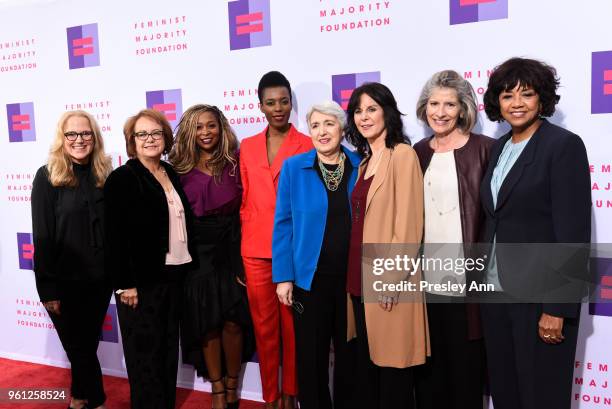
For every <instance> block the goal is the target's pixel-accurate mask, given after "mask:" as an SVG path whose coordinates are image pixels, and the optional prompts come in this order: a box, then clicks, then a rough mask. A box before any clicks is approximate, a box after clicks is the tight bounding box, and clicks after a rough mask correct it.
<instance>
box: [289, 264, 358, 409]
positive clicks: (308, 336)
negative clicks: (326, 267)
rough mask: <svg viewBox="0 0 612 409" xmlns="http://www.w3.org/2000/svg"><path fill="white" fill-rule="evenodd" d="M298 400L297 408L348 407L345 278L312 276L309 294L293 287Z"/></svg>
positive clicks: (321, 275) (324, 408) (330, 408)
mask: <svg viewBox="0 0 612 409" xmlns="http://www.w3.org/2000/svg"><path fill="white" fill-rule="evenodd" d="M293 298H294V301H295V302H298V303H301V304H302V306H303V307H304V310H303V312H301V313H299V312H298V311H296V309H295V308H294V310H293V317H294V319H293V322H294V328H295V349H296V361H297V362H296V365H297V380H298V398H299V401H300V408H301V409H332V408H336V409H339V408H350V407H352V406H350V403H349V401H350V392H351V390H350V379H349V376H348V375H349V372H348V357H347V353H348V345H347V342H346V277H345V276H344V275H341V276H336V275H325V274H317V273H315V277H314V279H313V282H312V286H311V289H310V291H305V290H302V289H301V288H299V287H294V289H293ZM332 341H333V348H334V366H333V389H334V391H333V398H332V396H331V394H330V391H329V352H330V344H331V342H332Z"/></svg>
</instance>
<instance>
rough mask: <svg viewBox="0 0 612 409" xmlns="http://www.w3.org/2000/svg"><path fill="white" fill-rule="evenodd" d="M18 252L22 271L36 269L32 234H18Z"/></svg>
mask: <svg viewBox="0 0 612 409" xmlns="http://www.w3.org/2000/svg"><path fill="white" fill-rule="evenodd" d="M17 252H18V256H19V268H20V269H21V270H33V269H34V244H33V241H32V233H17Z"/></svg>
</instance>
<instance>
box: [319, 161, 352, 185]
mask: <svg viewBox="0 0 612 409" xmlns="http://www.w3.org/2000/svg"><path fill="white" fill-rule="evenodd" d="M344 158H346V156H345V155H344V152H341V153H340V162H339V163H338V167H337V168H336V169H334V170H329V169H327V168H326V167H325V165H323V162H321V159H319V169H320V170H321V176H323V182H325V186H327V189H329V190H331V191H332V192H335V191H336V190H338V187H339V186H340V182H342V177H343V176H344Z"/></svg>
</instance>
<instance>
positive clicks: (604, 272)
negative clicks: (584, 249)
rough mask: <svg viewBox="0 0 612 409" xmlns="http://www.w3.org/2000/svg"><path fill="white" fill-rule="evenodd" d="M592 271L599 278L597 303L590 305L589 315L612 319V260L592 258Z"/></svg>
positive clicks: (596, 293) (596, 295) (596, 288)
mask: <svg viewBox="0 0 612 409" xmlns="http://www.w3.org/2000/svg"><path fill="white" fill-rule="evenodd" d="M591 271H593V272H594V273H595V277H597V286H596V287H595V297H594V298H595V302H592V303H590V304H589V314H591V315H604V316H606V317H612V259H611V258H592V259H591Z"/></svg>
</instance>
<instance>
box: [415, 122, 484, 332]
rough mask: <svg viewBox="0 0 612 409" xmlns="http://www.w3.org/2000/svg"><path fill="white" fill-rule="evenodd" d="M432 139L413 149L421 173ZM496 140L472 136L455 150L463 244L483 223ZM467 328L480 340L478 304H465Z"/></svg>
mask: <svg viewBox="0 0 612 409" xmlns="http://www.w3.org/2000/svg"><path fill="white" fill-rule="evenodd" d="M432 138H433V136H430V137H428V138H423V139H422V140H420V141H419V142H418V143H417V144H416V145H414V150H415V151H416V153H417V156H418V157H419V162H420V163H421V169H422V170H423V174H425V172H426V171H427V167H428V166H429V162H430V161H431V157H432V156H433V154H434V151H433V149H432V148H431V147H430V146H429V142H430V141H431V139H432ZM494 142H495V139H493V138H489V137H488V136H485V135H480V134H474V133H471V134H470V137H469V139H468V141H467V143H466V144H465V145H464V146H462V147H461V148H459V149H455V150H454V154H455V166H456V167H457V183H458V185H459V208H460V209H459V210H460V214H461V232H462V236H463V242H464V243H476V242H478V239H479V235H480V227H481V224H482V222H483V220H484V211H483V209H482V206H481V204H480V183H481V181H482V178H483V176H484V174H485V172H486V171H487V167H488V165H489V151H490V150H491V146H493V143H494ZM465 305H466V317H467V326H468V338H469V339H478V338H480V337H481V330H480V314H479V309H478V305H477V304H465Z"/></svg>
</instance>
